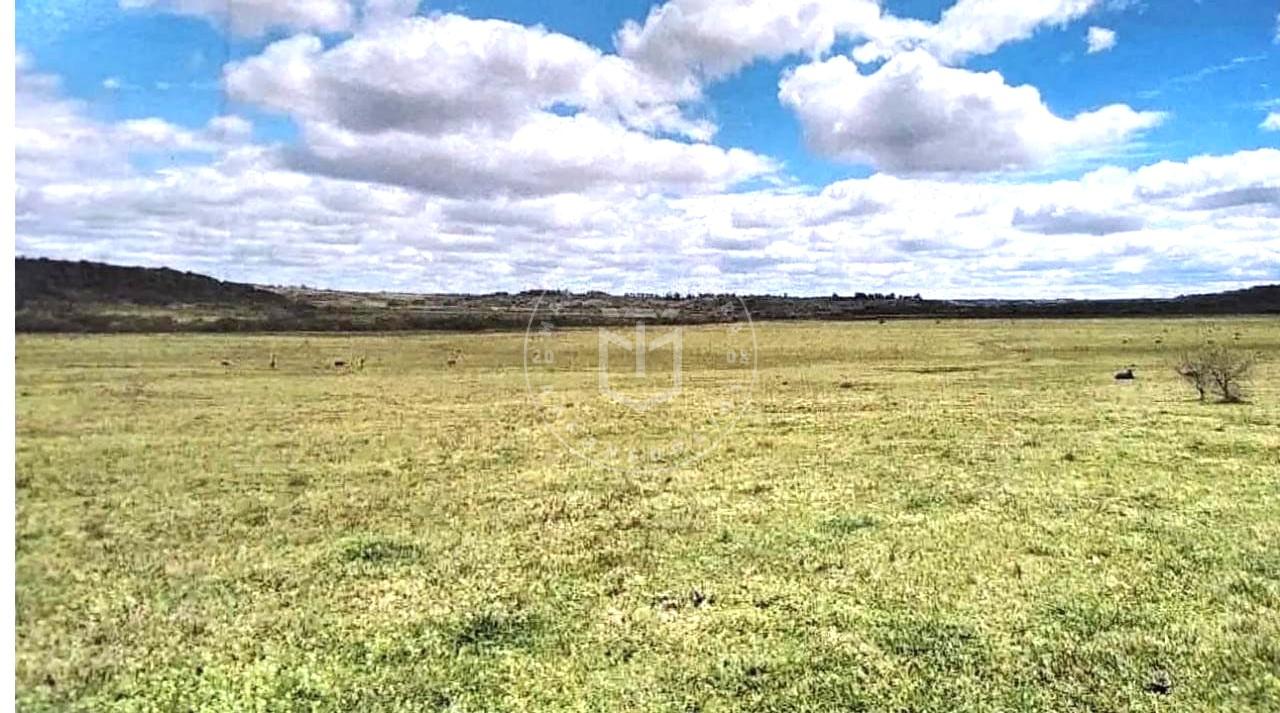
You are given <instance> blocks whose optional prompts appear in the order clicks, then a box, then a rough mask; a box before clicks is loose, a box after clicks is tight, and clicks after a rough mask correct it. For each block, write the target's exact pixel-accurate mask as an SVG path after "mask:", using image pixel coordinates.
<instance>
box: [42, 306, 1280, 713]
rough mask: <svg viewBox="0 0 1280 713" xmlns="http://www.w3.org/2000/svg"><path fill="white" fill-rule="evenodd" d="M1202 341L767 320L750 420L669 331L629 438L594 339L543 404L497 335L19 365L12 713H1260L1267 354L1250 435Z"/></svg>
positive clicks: (1271, 467)
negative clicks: (1200, 387) (647, 404)
mask: <svg viewBox="0 0 1280 713" xmlns="http://www.w3.org/2000/svg"><path fill="white" fill-rule="evenodd" d="M1210 327H1211V325H1210V323H1208V322H1201V321H1192V320H1169V321H1155V320H1150V321H1139V320H1134V321H1123V320H1116V321H1060V322H1047V321H1046V322H1003V321H984V322H977V321H974V322H941V323H935V322H933V321H919V322H890V323H888V324H884V325H877V324H874V323H869V322H868V323H849V324H805V323H795V324H766V325H757V327H756V337H757V343H758V345H759V349H758V363H757V367H758V368H757V371H756V375H755V381H754V386H753V387H752V389H751V399H750V401H749V403H748V402H747V401H746V399H745V398H744V395H743V391H742V390H740V389H737V388H735V387H738V386H741V385H742V384H743V383H744V378H745V377H747V376H749V374H747V373H746V372H744V371H743V370H742V369H741V368H736V369H735V368H729V367H726V366H724V365H723V364H722V363H720V362H718V361H717V355H718V354H719V352H718V351H717V349H718V348H719V345H720V342H718V341H716V340H717V331H716V330H715V329H692V330H687V331H686V337H685V353H686V360H685V370H686V379H685V388H684V391H683V392H682V395H681V397H680V398H679V399H677V400H675V401H673V402H671V403H669V404H667V405H664V406H662V407H660V408H658V409H656V410H655V411H653V412H650V413H649V414H646V415H645V416H644V417H637V416H636V415H635V414H634V413H629V412H628V411H627V410H626V409H624V408H623V407H621V406H618V405H616V404H612V403H609V402H606V401H604V400H603V399H601V398H600V394H599V393H598V391H597V381H596V375H595V373H594V371H593V369H594V364H595V362H594V359H595V351H594V350H595V349H596V336H595V334H594V332H590V331H581V332H575V333H571V334H568V335H562V336H561V337H558V338H557V339H558V340H559V341H558V343H559V345H560V348H561V349H562V351H561V352H560V355H561V356H560V358H558V359H557V361H556V364H555V367H554V368H548V369H546V370H544V371H541V372H538V373H536V374H534V376H533V377H532V378H531V381H533V382H535V386H536V387H541V386H551V387H553V388H551V389H549V394H550V396H549V397H548V398H549V401H550V402H552V403H549V404H548V403H547V402H546V400H544V403H543V404H542V405H541V406H538V407H534V406H533V405H532V404H531V403H530V398H529V394H528V391H527V385H526V380H525V373H524V369H523V366H522V365H523V363H524V362H523V360H524V354H523V335H518V334H514V335H510V334H475V335H429V336H421V335H400V336H301V335H300V336H265V335H264V336H243V335H235V336H201V335H192V336H94V337H43V336H42V337H27V336H20V337H19V339H18V348H17V351H18V361H17V391H18V397H17V414H18V433H17V504H18V519H17V578H18V582H17V611H18V646H17V683H18V702H19V705H20V707H21V708H23V709H25V710H92V711H100V710H272V711H276V710H280V711H285V710H334V711H347V710H405V711H421V710H442V711H541V710H582V711H618V710H628V711H630V710H637V711H640V710H645V711H649V710H653V711H706V712H710V711H728V710H758V711H769V710H772V711H796V710H813V711H836V710H852V711H858V710H866V711H944V710H945V711H951V710H975V711H976V710H990V711H1007V710H1026V711H1038V710H1095V711H1106V710H1153V711H1171V710H1179V711H1181V710H1221V711H1250V710H1252V711H1274V710H1277V709H1280V544H1278V543H1280V380H1278V379H1277V377H1278V376H1280V322H1278V321H1276V320H1274V319H1271V320H1267V319H1239V320H1223V321H1219V322H1217V323H1216V325H1215V326H1212V328H1213V332H1212V334H1213V335H1214V337H1215V338H1217V339H1221V340H1224V341H1230V342H1231V343H1233V344H1238V345H1241V346H1242V347H1243V348H1249V349H1253V350H1257V351H1259V352H1261V353H1262V354H1263V361H1262V362H1261V363H1260V366H1259V368H1258V371H1257V374H1256V376H1255V379H1254V389H1253V396H1252V399H1251V402H1250V403H1248V404H1241V405H1217V404H1201V403H1198V402H1196V400H1195V396H1194V392H1192V391H1190V390H1189V389H1188V388H1187V387H1186V386H1185V385H1183V384H1181V383H1179V382H1178V380H1177V377H1176V375H1174V374H1173V372H1172V370H1171V369H1170V367H1169V363H1170V361H1171V360H1172V358H1173V355H1174V354H1175V353H1176V352H1177V351H1178V350H1179V349H1180V348H1181V347H1183V346H1188V345H1190V344H1192V343H1194V342H1195V341H1197V340H1198V339H1200V338H1202V337H1203V335H1204V334H1205V333H1206V331H1207V330H1208V329H1210ZM1236 333H1239V337H1236V336H1235V335H1236ZM1157 340H1159V343H1157ZM272 352H274V353H276V354H277V356H278V360H279V368H278V369H276V370H271V369H269V368H268V367H267V362H268V358H269V354H270V353H272ZM455 353H457V354H461V355H462V356H461V359H460V360H459V362H458V363H457V364H456V365H455V366H453V367H449V366H447V365H446V361H447V360H448V359H449V358H450V356H451V355H453V354H455ZM359 355H364V356H366V357H367V363H366V367H365V368H364V369H363V370H362V371H353V370H345V369H343V370H339V369H334V368H333V367H332V366H331V364H332V361H333V360H334V359H338V358H344V359H349V358H351V357H353V356H359ZM222 360H229V361H230V362H231V363H232V364H231V366H223V365H221V364H220V362H221V361H222ZM656 364H657V367H660V366H662V364H661V363H656ZM1129 364H1135V365H1137V370H1136V371H1137V373H1138V379H1137V381H1135V382H1133V383H1117V382H1115V381H1113V379H1112V378H1111V376H1112V373H1113V371H1115V370H1116V369H1118V368H1121V367H1124V366H1127V365H1129ZM657 367H655V368H657ZM746 383H749V379H748V380H747V382H746ZM630 386H635V385H634V384H632V385H630ZM636 388H641V389H643V388H646V387H645V386H644V385H639V386H637V387H636ZM726 404H727V406H728V407H727V408H724V406H725V405H726ZM569 424H573V426H572V428H574V429H576V430H574V431H572V432H570V431H569V430H568V429H569V428H570V426H569ZM557 433H559V434H561V436H565V434H566V433H568V434H569V435H568V436H567V437H566V439H567V440H569V441H570V442H571V443H578V445H581V442H580V441H575V440H574V439H580V440H584V439H594V442H593V445H592V446H591V447H590V448H589V449H586V450H589V451H590V453H591V454H593V455H595V456H596V457H597V458H598V461H597V462H596V463H591V462H584V461H583V460H581V459H580V458H578V457H577V456H576V455H575V454H574V453H573V452H572V451H570V450H569V449H568V448H567V447H566V445H565V443H564V442H563V441H562V440H561V438H559V437H557V435H556V434H557ZM686 433H694V434H698V433H701V434H702V435H704V436H706V437H707V438H708V439H710V441H712V442H715V443H718V447H717V448H715V449H714V450H713V451H712V452H711V453H710V455H709V456H707V457H706V458H705V459H703V460H701V461H698V462H696V463H692V464H688V463H684V464H682V463H681V462H680V458H679V456H678V454H672V453H669V452H668V453H659V454H658V456H657V457H656V458H649V459H648V460H644V458H642V462H643V463H644V464H645V467H643V468H641V469H640V470H638V471H637V470H626V469H612V468H608V467H604V465H602V464H617V463H619V462H620V461H619V460H617V458H618V457H619V456H617V453H618V452H619V449H621V450H622V451H625V450H626V449H628V448H630V447H632V446H634V445H636V444H645V445H646V446H654V445H660V444H661V443H663V442H668V441H670V440H671V439H678V438H681V437H683V435H682V434H686ZM611 448H612V450H611ZM645 453H652V451H645ZM599 459H605V460H599ZM610 459H612V460H610Z"/></svg>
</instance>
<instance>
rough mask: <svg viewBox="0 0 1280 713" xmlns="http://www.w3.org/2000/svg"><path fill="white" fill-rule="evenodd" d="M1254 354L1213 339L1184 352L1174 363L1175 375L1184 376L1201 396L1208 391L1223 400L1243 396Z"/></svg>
mask: <svg viewBox="0 0 1280 713" xmlns="http://www.w3.org/2000/svg"><path fill="white" fill-rule="evenodd" d="M1255 362H1256V357H1255V356H1254V355H1253V354H1251V353H1249V352H1245V351H1240V350H1238V349H1232V348H1230V347H1226V346H1221V345H1217V344H1213V343H1206V344H1205V345H1204V346H1202V347H1200V348H1198V349H1196V350H1194V351H1190V352H1186V353H1184V354H1183V355H1182V356H1181V357H1180V358H1179V359H1178V364H1177V367H1176V368H1177V372H1178V375H1179V376H1181V377H1182V378H1183V379H1185V380H1186V382H1187V383H1188V384H1190V385H1191V386H1192V387H1193V388H1195V390H1196V393H1198V394H1199V395H1200V400H1201V401H1204V400H1205V398H1206V397H1207V396H1208V395H1209V394H1213V395H1215V396H1217V397H1218V399H1219V400H1220V401H1223V402H1225V403H1238V402H1240V401H1243V400H1244V396H1245V394H1244V389H1245V385H1246V384H1247V383H1248V380H1249V374H1250V372H1252V371H1253V366H1254V364H1255Z"/></svg>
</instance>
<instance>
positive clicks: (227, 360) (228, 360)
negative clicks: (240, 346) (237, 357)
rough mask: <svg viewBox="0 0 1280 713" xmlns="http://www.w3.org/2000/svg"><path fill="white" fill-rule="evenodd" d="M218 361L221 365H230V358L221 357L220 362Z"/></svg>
mask: <svg viewBox="0 0 1280 713" xmlns="http://www.w3.org/2000/svg"><path fill="white" fill-rule="evenodd" d="M218 363H219V364H221V365H223V366H231V360H230V359H223V360H222V361H220V362H218Z"/></svg>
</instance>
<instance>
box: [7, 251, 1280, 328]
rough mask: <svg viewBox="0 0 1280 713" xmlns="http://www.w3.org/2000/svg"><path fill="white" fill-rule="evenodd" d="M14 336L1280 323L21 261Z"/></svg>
mask: <svg viewBox="0 0 1280 713" xmlns="http://www.w3.org/2000/svg"><path fill="white" fill-rule="evenodd" d="M15 290H16V294H15V301H16V304H17V313H16V324H17V331H19V332H294V331H298V332H340V331H426V330H448V331H481V330H522V329H525V328H527V327H529V326H530V325H531V324H533V325H534V326H538V325H540V324H541V323H542V322H553V323H554V325H555V326H556V327H568V326H584V327H586V326H606V325H617V324H627V323H631V322H633V321H635V320H636V319H637V318H641V317H642V318H644V319H645V320H646V321H650V322H655V323H666V324H708V323H721V322H730V321H741V320H744V319H746V315H748V314H749V315H750V318H751V319H753V320H860V319H891V318H917V319H918V318H930V317H932V318H960V317H969V318H1035V317H1072V318H1074V317H1138V316H1194V315H1229V314H1276V315H1280V285H1271V286H1261V287H1253V288H1250V289H1246V290H1237V291H1233V292H1222V293H1216V294H1207V295H1190V296H1184V297H1176V298H1170V299H1117V300H929V299H924V298H923V297H921V296H920V295H911V296H906V295H896V294H893V293H888V294H881V293H868V292H853V293H851V294H848V295H840V294H833V295H831V296H829V297H791V296H788V295H745V296H737V295H732V294H711V293H700V294H692V293H687V294H681V293H679V292H667V293H662V294H639V293H636V294H627V295H622V296H614V295H610V294H607V293H604V292H586V293H573V292H569V291H566V290H546V291H544V290H525V291H523V292H518V293H506V292H497V293H490V294H484V295H405V294H392V293H354V292H337V291H330V290H313V289H308V288H263V287H257V286H253V285H245V284H240V283H234V282H223V281H220V280H216V279H214V278H211V277H207V276H205V275H199V274H196V273H190V272H179V271H177V270H170V269H166V268H137V267H119V266H115V265H105V264H102V263H93V262H69V261H63V260H48V259H27V258H18V259H17V262H16V279H15Z"/></svg>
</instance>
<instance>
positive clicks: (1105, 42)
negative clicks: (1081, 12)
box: [1085, 27, 1116, 54]
mask: <svg viewBox="0 0 1280 713" xmlns="http://www.w3.org/2000/svg"><path fill="white" fill-rule="evenodd" d="M1085 44H1087V45H1088V46H1089V50H1088V51H1089V54H1097V53H1098V52H1106V51H1107V50H1109V49H1111V48H1113V47H1115V46H1116V33H1115V30H1108V29H1107V28H1105V27H1090V28H1089V32H1088V33H1087V34H1086V35H1085Z"/></svg>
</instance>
